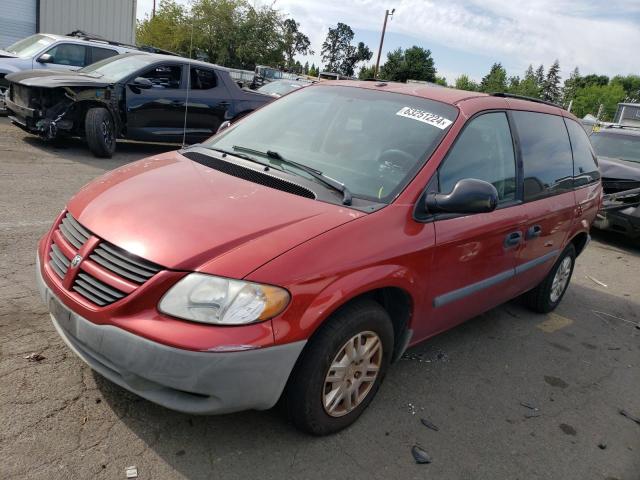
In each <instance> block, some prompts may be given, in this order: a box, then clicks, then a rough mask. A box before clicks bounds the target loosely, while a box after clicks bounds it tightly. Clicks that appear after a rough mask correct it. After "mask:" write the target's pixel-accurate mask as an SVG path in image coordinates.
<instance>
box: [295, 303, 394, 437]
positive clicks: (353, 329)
mask: <svg viewBox="0 0 640 480" xmlns="http://www.w3.org/2000/svg"><path fill="white" fill-rule="evenodd" d="M376 338H377V339H378V343H376V340H375V339H376ZM350 342H353V343H350ZM359 342H360V343H359ZM361 342H366V343H364V344H363V343H361ZM347 343H350V344H351V345H352V346H355V345H358V344H359V345H361V348H362V350H360V352H358V350H357V349H352V348H349V347H347ZM375 345H379V346H380V350H378V347H375ZM365 348H369V349H370V350H371V351H372V352H375V353H374V354H373V355H371V358H370V359H369V360H362V358H363V357H362V356H360V355H361V354H362V353H364V349H365ZM347 351H350V352H351V353H352V354H353V355H354V357H350V356H349V355H347ZM392 354H393V326H392V324H391V319H390V318H389V315H388V314H387V312H386V311H385V310H384V309H383V308H382V307H381V306H380V305H379V304H378V303H376V302H374V301H373V300H363V301H358V302H357V303H353V304H349V305H347V306H345V307H344V308H342V309H340V310H339V311H338V312H336V313H335V314H334V315H333V316H332V317H331V318H330V319H329V320H328V322H327V323H326V324H325V325H323V326H322V327H321V329H320V330H319V331H318V332H317V333H316V334H315V335H314V336H313V338H312V339H311V341H310V342H309V344H308V345H307V347H306V348H305V350H304V351H303V354H302V356H301V357H300V359H299V360H298V363H297V364H296V367H295V368H294V371H293V372H292V374H291V377H290V379H289V383H288V384H287V389H286V392H285V395H286V398H285V402H286V409H287V413H288V415H289V418H290V419H291V421H292V422H293V424H294V425H295V426H296V427H297V428H298V429H300V430H303V431H305V432H308V433H311V434H314V435H327V434H329V433H334V432H337V431H339V430H342V429H343V428H345V427H347V426H349V425H351V424H352V423H353V422H355V421H356V420H357V419H358V417H359V416H360V415H361V414H362V412H363V411H364V410H365V409H366V408H367V406H368V405H369V403H371V401H372V400H373V397H375V395H376V393H377V391H378V388H379V387H380V384H381V383H382V380H383V379H384V376H385V374H386V371H387V368H388V366H389V363H390V360H391V356H392ZM340 355H344V356H342V357H340ZM355 357H359V358H360V360H358V358H355ZM366 357H368V355H365V356H364V358H366ZM338 358H342V360H343V362H342V363H343V364H345V365H348V366H347V367H338V366H336V363H335V362H336V361H337V360H338ZM351 358H354V361H352V360H351ZM358 361H360V364H358V363H357V362H358ZM374 365H379V368H378V370H377V375H375V378H373V375H374V374H375V371H373V370H371V369H372V368H375V367H374ZM332 366H333V367H335V368H338V369H340V370H343V371H342V372H341V371H340V370H335V369H331V370H330V367H332ZM331 372H333V374H332V375H333V376H334V377H345V379H344V380H337V381H335V382H332V383H331V384H330V385H329V384H328V383H327V384H326V383H325V382H326V381H327V380H328V375H329V374H330V373H331ZM347 377H348V378H347ZM368 377H371V381H369V382H367V378H368ZM351 382H353V383H351ZM336 384H337V385H338V386H337V387H336ZM347 391H350V392H351V393H349V394H348V395H347V394H345V393H346V392H347ZM334 392H335V393H334ZM332 393H333V395H332ZM338 393H342V394H343V395H338ZM335 398H343V399H342V400H339V401H335V402H333V404H332V405H333V407H332V408H333V410H332V413H329V409H328V407H326V404H327V403H331V401H330V400H328V399H335ZM347 398H349V399H350V400H347ZM348 402H351V409H349V405H348Z"/></svg>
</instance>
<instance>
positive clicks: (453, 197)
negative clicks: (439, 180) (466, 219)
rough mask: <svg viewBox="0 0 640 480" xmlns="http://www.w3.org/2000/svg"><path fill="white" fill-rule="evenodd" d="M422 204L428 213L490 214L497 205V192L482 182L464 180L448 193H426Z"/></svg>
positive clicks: (472, 179) (473, 179) (491, 186)
mask: <svg viewBox="0 0 640 480" xmlns="http://www.w3.org/2000/svg"><path fill="white" fill-rule="evenodd" d="M424 203H425V205H424V206H425V208H426V210H427V211H428V212H429V213H485V212H492V211H493V210H495V208H496V206H497V205H498V191H497V190H496V187H494V186H493V185H491V184H490V183H489V182H485V181H484V180H477V179H475V178H465V179H463V180H460V181H459V182H458V183H456V185H455V186H454V187H453V190H451V192H450V193H428V194H427V197H426V198H425V202H424Z"/></svg>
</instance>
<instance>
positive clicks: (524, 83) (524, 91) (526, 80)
mask: <svg viewBox="0 0 640 480" xmlns="http://www.w3.org/2000/svg"><path fill="white" fill-rule="evenodd" d="M511 93H515V94H517V95H523V96H525V97H532V98H540V87H539V86H538V78H537V76H536V73H535V72H534V71H533V66H532V65H529V67H528V68H527V69H526V70H525V72H524V77H523V78H522V80H520V83H519V84H518V87H517V89H516V91H512V92H511Z"/></svg>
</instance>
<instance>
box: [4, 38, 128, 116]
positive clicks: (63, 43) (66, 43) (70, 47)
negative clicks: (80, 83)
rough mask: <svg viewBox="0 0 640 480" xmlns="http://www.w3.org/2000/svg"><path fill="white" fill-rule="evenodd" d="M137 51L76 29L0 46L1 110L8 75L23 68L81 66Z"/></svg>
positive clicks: (73, 68)
mask: <svg viewBox="0 0 640 480" xmlns="http://www.w3.org/2000/svg"><path fill="white" fill-rule="evenodd" d="M130 51H138V48H137V47H135V46H133V45H124V44H121V43H117V42H110V41H108V40H104V39H100V38H98V37H92V36H89V35H87V34H85V33H84V32H80V31H76V32H72V33H70V34H69V35H53V34H49V33H38V34H36V35H31V36H30V37H27V38H24V39H22V40H20V41H18V42H16V43H14V44H12V45H9V46H8V47H7V48H6V49H4V50H0V112H4V110H5V106H4V95H5V92H6V90H7V88H8V87H9V83H8V81H7V80H6V79H5V77H6V75H8V74H10V73H15V72H21V71H24V70H34V69H53V70H79V69H81V68H82V67H85V66H87V65H90V64H92V63H94V62H97V61H100V60H103V59H105V58H109V57H112V56H114V55H119V54H121V53H127V52H130Z"/></svg>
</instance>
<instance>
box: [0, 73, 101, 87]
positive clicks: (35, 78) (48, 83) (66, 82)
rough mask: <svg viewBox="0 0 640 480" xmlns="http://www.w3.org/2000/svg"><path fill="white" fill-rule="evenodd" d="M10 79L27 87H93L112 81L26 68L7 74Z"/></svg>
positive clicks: (77, 74)
mask: <svg viewBox="0 0 640 480" xmlns="http://www.w3.org/2000/svg"><path fill="white" fill-rule="evenodd" d="M6 78H7V80H10V81H12V82H15V83H19V84H20V85H25V86H27V87H41V88H57V87H95V88H102V87H106V86H108V85H111V83H112V82H108V81H105V80H104V79H103V78H99V77H98V78H95V77H92V76H89V75H86V74H82V73H78V72H73V71H71V72H70V71H66V70H26V71H22V72H16V73H12V74H10V75H7V77H6Z"/></svg>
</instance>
